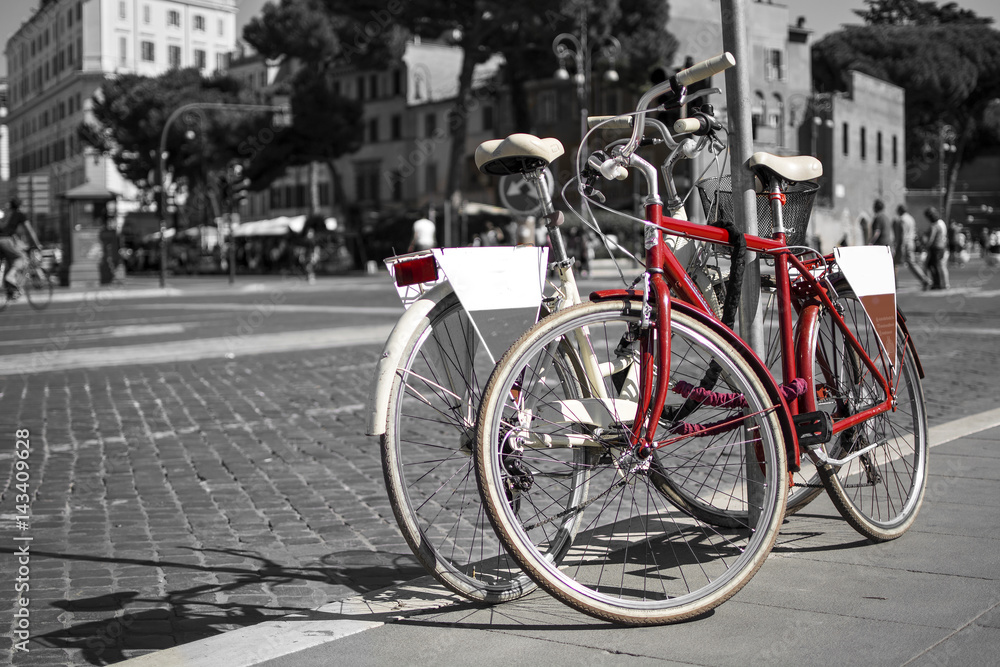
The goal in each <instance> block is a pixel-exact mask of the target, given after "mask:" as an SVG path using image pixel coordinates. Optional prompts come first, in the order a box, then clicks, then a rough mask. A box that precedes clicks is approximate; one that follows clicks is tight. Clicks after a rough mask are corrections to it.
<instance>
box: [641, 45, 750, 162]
mask: <svg viewBox="0 0 1000 667" xmlns="http://www.w3.org/2000/svg"><path fill="white" fill-rule="evenodd" d="M735 64H736V59H735V58H734V57H733V55H732V54H731V53H729V52H728V51H727V52H725V53H720V54H719V55H717V56H715V57H713V58H709V59H708V60H703V61H702V62H700V63H696V64H694V65H692V66H691V67H688V68H687V69H684V70H681V71H680V72H678V73H677V74H675V75H674V76H672V77H670V78H669V79H667V80H666V81H664V82H663V83H660V84H657V85H655V86H653V87H652V88H650V89H649V90H647V91H646V92H645V93H644V94H643V96H642V97H640V98H639V103H638V104H637V105H636V107H635V110H636V111H638V112H639V113H637V114H636V120H635V121H634V122H633V125H632V138H631V139H629V142H628V144H626V146H625V148H624V149H622V152H621V155H622V157H623V158H624V159H626V160H627V159H628V158H629V156H630V155H631V154H632V153H634V152H635V150H636V149H637V148H638V147H639V139H640V138H642V131H643V128H644V127H645V124H646V123H645V118H646V109H647V108H649V103H650V102H652V101H653V100H654V99H656V98H657V97H659V96H660V95H662V94H664V93H667V92H674V93H680V92H681V90H682V89H683V87H685V86H690V85H691V84H692V83H695V82H697V81H701V80H702V79H707V78H708V77H710V76H712V75H714V74H718V73H719V72H724V71H725V70H727V69H729V68H730V67H733V66H734V65H735Z"/></svg>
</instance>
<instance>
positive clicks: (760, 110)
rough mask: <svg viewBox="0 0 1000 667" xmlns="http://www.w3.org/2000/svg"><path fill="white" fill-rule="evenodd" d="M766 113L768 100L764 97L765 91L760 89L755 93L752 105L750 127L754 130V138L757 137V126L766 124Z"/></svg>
mask: <svg viewBox="0 0 1000 667" xmlns="http://www.w3.org/2000/svg"><path fill="white" fill-rule="evenodd" d="M766 113H767V100H766V99H765V98H764V93H762V92H760V91H759V90H758V91H757V92H756V93H754V96H753V106H751V107H750V129H751V131H752V132H753V138H754V139H756V138H757V128H758V127H760V126H762V125H763V124H764V118H765V114H766Z"/></svg>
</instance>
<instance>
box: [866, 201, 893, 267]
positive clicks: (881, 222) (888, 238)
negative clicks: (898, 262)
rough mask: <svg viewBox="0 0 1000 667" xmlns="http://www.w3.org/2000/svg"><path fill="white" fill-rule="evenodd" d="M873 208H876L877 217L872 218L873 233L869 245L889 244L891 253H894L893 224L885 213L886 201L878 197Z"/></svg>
mask: <svg viewBox="0 0 1000 667" xmlns="http://www.w3.org/2000/svg"><path fill="white" fill-rule="evenodd" d="M872 208H873V209H875V217H874V218H872V235H871V238H870V239H869V240H868V245H884V246H889V254H893V251H894V250H895V243H893V235H892V224H891V223H890V222H889V216H888V215H886V213H885V202H883V201H882V200H881V199H876V200H875V203H874V204H873V205H872Z"/></svg>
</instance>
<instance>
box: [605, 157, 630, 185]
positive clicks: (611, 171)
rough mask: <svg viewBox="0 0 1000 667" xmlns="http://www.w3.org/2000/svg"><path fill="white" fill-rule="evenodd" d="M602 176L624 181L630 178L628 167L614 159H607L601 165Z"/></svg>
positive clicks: (610, 179) (611, 179)
mask: <svg viewBox="0 0 1000 667" xmlns="http://www.w3.org/2000/svg"><path fill="white" fill-rule="evenodd" d="M601 176H603V177H604V178H606V179H607V180H609V181H624V180H625V179H626V178H628V169H626V168H625V167H623V166H621V165H620V164H618V163H617V162H615V161H614V160H606V161H605V162H604V164H602V165H601Z"/></svg>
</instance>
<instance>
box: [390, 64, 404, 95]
mask: <svg viewBox="0 0 1000 667" xmlns="http://www.w3.org/2000/svg"><path fill="white" fill-rule="evenodd" d="M392 94H393V95H402V94H403V72H402V71H400V70H398V69H397V70H395V71H394V72H393V73H392Z"/></svg>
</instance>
